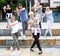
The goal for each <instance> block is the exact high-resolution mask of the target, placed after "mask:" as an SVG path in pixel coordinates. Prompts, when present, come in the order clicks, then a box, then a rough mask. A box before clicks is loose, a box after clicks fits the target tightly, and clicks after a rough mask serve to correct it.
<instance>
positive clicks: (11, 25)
mask: <svg viewBox="0 0 60 56" xmlns="http://www.w3.org/2000/svg"><path fill="white" fill-rule="evenodd" d="M10 21H11V22H10V23H9V24H8V25H7V26H6V27H7V29H11V34H12V37H13V45H12V47H11V48H10V50H11V51H14V50H15V48H17V50H18V51H19V52H18V54H20V50H19V44H18V31H19V24H18V20H16V18H15V16H12V17H11V19H10Z"/></svg>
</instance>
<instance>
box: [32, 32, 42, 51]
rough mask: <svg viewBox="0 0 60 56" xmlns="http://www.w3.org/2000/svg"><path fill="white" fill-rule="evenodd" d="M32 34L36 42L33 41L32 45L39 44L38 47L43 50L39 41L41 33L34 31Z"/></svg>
mask: <svg viewBox="0 0 60 56" xmlns="http://www.w3.org/2000/svg"><path fill="white" fill-rule="evenodd" d="M32 35H33V38H34V42H33V44H32V46H31V48H33V47H34V46H35V45H37V47H38V49H39V50H40V51H42V49H41V46H40V43H39V36H40V34H39V33H37V35H34V33H33V34H32Z"/></svg>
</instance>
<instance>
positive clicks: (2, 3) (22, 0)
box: [0, 0, 26, 10]
mask: <svg viewBox="0 0 60 56" xmlns="http://www.w3.org/2000/svg"><path fill="white" fill-rule="evenodd" d="M12 1H13V0H11V1H10V5H11V8H12V9H15V8H16V7H17V6H18V3H21V4H22V5H23V6H24V7H25V6H26V2H25V1H26V0H17V3H16V4H14V3H13V2H12ZM6 4H8V3H7V2H6V1H5V0H0V10H1V9H2V7H3V6H5V5H6Z"/></svg>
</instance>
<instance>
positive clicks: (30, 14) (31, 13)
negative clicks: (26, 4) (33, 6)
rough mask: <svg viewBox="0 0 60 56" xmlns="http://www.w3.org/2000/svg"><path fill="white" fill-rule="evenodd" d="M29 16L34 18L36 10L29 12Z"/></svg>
mask: <svg viewBox="0 0 60 56" xmlns="http://www.w3.org/2000/svg"><path fill="white" fill-rule="evenodd" d="M29 17H30V18H31V19H33V18H34V12H32V11H31V12H29Z"/></svg>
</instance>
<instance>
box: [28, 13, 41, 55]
mask: <svg viewBox="0 0 60 56" xmlns="http://www.w3.org/2000/svg"><path fill="white" fill-rule="evenodd" d="M29 16H30V20H29V21H28V24H31V26H32V27H31V29H32V37H33V38H34V42H33V44H32V46H31V48H30V50H31V51H34V50H33V47H34V46H35V45H37V47H38V49H39V54H42V49H41V46H40V43H39V37H40V28H39V22H40V20H39V18H38V19H37V18H35V17H34V13H33V12H30V13H29Z"/></svg>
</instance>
